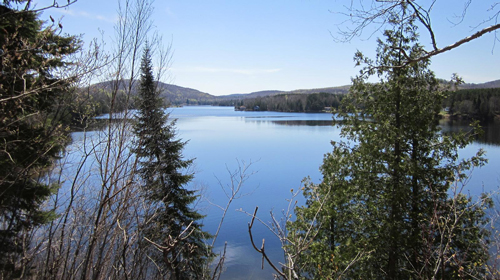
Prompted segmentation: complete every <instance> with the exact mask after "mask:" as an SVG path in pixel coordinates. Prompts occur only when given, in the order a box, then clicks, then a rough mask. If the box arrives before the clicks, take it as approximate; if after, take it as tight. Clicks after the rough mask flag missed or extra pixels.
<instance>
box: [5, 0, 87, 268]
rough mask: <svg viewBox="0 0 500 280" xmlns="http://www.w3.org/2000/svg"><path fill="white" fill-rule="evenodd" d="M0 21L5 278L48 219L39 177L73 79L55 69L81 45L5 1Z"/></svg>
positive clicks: (58, 139)
mask: <svg viewBox="0 0 500 280" xmlns="http://www.w3.org/2000/svg"><path fill="white" fill-rule="evenodd" d="M9 2H10V1H7V4H9ZM0 17H1V18H2V21H1V22H0V30H2V31H1V32H2V35H1V36H0V50H1V53H0V58H1V71H2V75H0V135H1V137H2V141H1V143H0V145H1V147H0V150H1V151H0V154H1V157H0V251H1V253H0V256H1V257H0V270H2V271H3V273H4V275H9V273H14V271H17V270H18V268H19V267H20V266H21V264H20V263H19V261H18V260H17V259H16V256H17V254H18V253H20V250H21V248H22V247H23V242H24V241H23V240H22V237H21V235H22V233H23V232H24V231H25V230H28V229H30V228H32V227H34V226H36V225H40V224H42V223H45V222H47V221H48V220H50V219H51V216H52V215H51V213H50V212H47V211H43V210H42V209H41V208H40V206H41V204H42V202H43V201H44V200H45V199H46V198H47V197H48V196H49V195H50V194H51V193H52V191H53V188H54V186H49V185H47V184H46V183H44V182H42V181H40V177H39V176H40V174H41V172H42V171H43V170H44V169H45V168H47V167H49V166H50V165H51V163H52V161H53V160H54V159H55V158H56V156H57V155H58V152H59V151H60V150H61V149H62V148H63V144H64V141H65V136H66V134H65V133H64V127H63V126H62V125H61V124H60V119H61V117H62V116H61V115H62V111H61V110H60V109H61V108H59V107H58V106H57V104H58V103H59V101H60V100H61V99H62V98H64V96H65V95H67V94H68V92H69V88H70V86H71V82H72V80H71V79H64V78H62V77H61V75H59V73H60V72H59V71H60V70H61V69H62V68H65V67H68V66H69V65H70V64H71V61H69V60H68V57H69V56H70V55H71V54H73V53H75V52H77V51H78V49H79V46H80V43H79V41H78V40H77V38H75V37H71V36H62V35H59V31H58V27H57V26H54V25H51V26H44V25H43V24H42V22H41V21H40V20H39V19H38V15H37V14H36V13H35V12H31V11H17V10H14V9H11V8H9V7H8V6H7V5H6V2H5V1H4V4H3V5H0ZM24 245H26V244H24ZM12 275H16V274H15V273H14V274H12Z"/></svg>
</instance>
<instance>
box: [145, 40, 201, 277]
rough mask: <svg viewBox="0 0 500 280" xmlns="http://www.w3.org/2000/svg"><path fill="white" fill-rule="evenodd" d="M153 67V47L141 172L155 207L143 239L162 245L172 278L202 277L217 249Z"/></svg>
mask: <svg viewBox="0 0 500 280" xmlns="http://www.w3.org/2000/svg"><path fill="white" fill-rule="evenodd" d="M152 69H153V68H152V61H151V51H150V48H149V46H147V47H146V48H145V50H144V54H143V57H142V62H141V78H140V87H139V95H138V100H137V103H136V104H137V108H138V115H137V123H136V124H135V134H136V137H137V140H136V145H135V153H136V155H137V157H138V159H139V166H140V167H139V171H138V174H139V175H140V177H141V179H142V181H141V183H142V185H143V191H144V196H145V197H146V199H147V201H148V202H149V203H150V206H151V209H153V211H152V212H151V213H150V215H149V216H148V217H146V223H145V224H144V225H143V235H144V237H145V238H147V239H149V240H150V241H152V242H154V243H155V244H157V245H160V246H157V247H158V248H161V250H162V254H161V255H160V254H156V255H155V258H156V259H157V260H159V261H160V262H158V263H163V265H161V268H162V270H163V271H161V273H162V274H166V275H169V277H170V278H171V279H199V278H201V276H202V275H203V273H204V269H205V268H206V264H207V262H208V259H209V258H210V256H211V250H210V249H209V248H208V247H207V245H205V243H204V239H205V238H209V237H210V235H209V234H208V233H206V232H203V231H202V229H201V227H202V224H200V219H201V218H202V217H203V216H202V215H201V214H199V213H198V212H197V211H195V210H194V209H192V208H191V207H192V203H193V202H194V201H195V200H196V198H197V196H196V195H195V191H192V190H187V189H186V184H187V183H188V182H189V181H190V180H191V179H192V178H193V175H192V174H184V173H183V171H185V170H186V168H188V167H189V166H190V165H191V164H192V162H193V160H185V159H184V158H183V156H182V149H183V148H184V145H185V144H186V142H183V141H181V140H180V139H176V132H175V121H172V120H170V119H169V114H168V113H166V112H165V107H164V105H163V104H164V101H163V99H162V98H161V97H160V91H159V90H158V88H157V82H155V80H154V77H153V70H152ZM152 252H157V250H152Z"/></svg>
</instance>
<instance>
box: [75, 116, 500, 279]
mask: <svg viewBox="0 0 500 280" xmlns="http://www.w3.org/2000/svg"><path fill="white" fill-rule="evenodd" d="M169 111H170V112H171V117H172V118H176V119H177V124H176V126H177V129H178V137H179V138H181V139H183V140H186V141H188V143H187V145H186V146H185V150H184V156H185V157H186V158H195V161H194V162H195V163H194V166H193V170H194V172H195V178H194V180H193V181H192V183H191V185H190V186H189V187H190V188H194V189H200V190H201V192H200V193H201V195H202V200H201V202H200V204H199V205H198V207H199V209H200V211H201V212H202V213H204V214H205V215H206V218H205V219H204V225H205V230H207V231H209V232H211V233H214V232H215V231H216V229H217V225H218V223H219V221H220V218H221V215H222V210H220V209H219V208H218V207H216V206H214V204H216V205H220V206H222V207H224V206H225V205H226V203H227V198H226V196H225V194H224V191H223V190H222V188H221V186H220V185H221V184H222V185H227V184H231V179H230V176H229V172H228V170H229V171H234V170H236V169H238V167H239V166H244V165H248V164H250V163H251V165H250V166H249V169H248V170H247V175H250V176H249V178H248V180H247V181H246V182H245V183H244V185H243V187H242V190H241V194H242V196H241V197H240V198H238V199H236V200H234V201H233V203H232V204H231V206H230V208H229V211H228V213H227V215H226V217H225V220H224V224H223V226H222V228H221V232H220V235H219V237H218V241H217V243H216V248H215V252H220V251H222V249H223V245H224V242H227V253H226V257H227V259H226V262H225V265H226V271H225V273H224V274H223V275H222V279H272V276H271V273H272V271H271V269H270V267H269V266H268V265H267V264H265V265H264V270H262V269H261V256H260V255H259V254H258V253H257V252H256V251H255V250H254V249H253V247H252V245H251V243H250V239H249V234H248V226H247V225H248V223H249V222H250V217H249V216H248V215H247V214H245V213H243V211H245V212H250V213H253V211H254V209H255V207H256V206H258V207H259V212H258V217H259V218H260V219H261V220H263V221H264V222H266V223H267V222H268V221H270V220H271V217H270V212H271V211H273V212H274V214H275V217H276V218H278V219H279V218H281V217H282V211H283V210H286V209H287V206H288V202H287V199H290V198H291V197H292V192H291V190H292V189H293V190H297V189H298V188H300V187H301V181H302V180H303V179H304V178H305V177H307V176H309V177H310V178H311V181H312V182H316V183H318V182H320V181H321V174H320V172H319V167H320V165H321V164H322V160H323V156H324V154H325V153H327V152H330V151H331V150H332V146H331V144H330V141H332V140H334V141H339V140H340V136H339V133H340V128H338V127H335V126H332V125H331V122H332V115H330V114H325V113H317V114H311V113H309V114H306V113H280V112H245V111H234V109H233V108H232V107H210V106H199V107H183V108H171V109H169ZM442 125H443V129H444V130H445V131H452V130H455V129H459V128H464V127H465V124H463V123H460V122H455V123H446V122H443V124H442ZM485 132H486V133H485V135H484V136H483V137H482V138H480V139H478V140H477V141H476V142H474V143H473V144H472V145H470V146H468V147H467V148H466V149H464V150H462V151H461V153H460V155H461V156H462V157H469V156H472V155H473V154H474V153H475V151H477V150H478V149H479V148H483V149H485V150H486V151H487V157H488V158H489V164H488V165H487V166H485V167H483V168H481V169H478V170H475V171H474V173H473V175H472V177H471V180H470V182H469V183H468V184H467V186H466V187H465V192H468V193H470V194H472V195H479V194H480V193H481V192H482V191H483V190H496V189H497V186H498V185H499V183H498V180H499V174H500V173H499V172H498V170H497V166H499V164H500V157H499V156H498V155H499V153H500V146H499V143H500V135H499V133H500V128H499V126H498V125H490V126H487V127H485ZM78 144H79V143H78V134H77V133H76V134H75V135H74V143H73V144H72V145H78ZM294 200H298V201H299V204H300V203H301V202H303V201H304V199H303V198H302V196H298V197H296V198H294ZM253 235H254V240H255V241H256V243H257V244H256V245H257V246H259V247H260V245H261V242H262V239H265V240H266V243H265V244H266V252H267V253H268V254H269V255H270V256H271V258H272V259H273V261H275V263H276V264H277V265H278V262H283V260H284V259H283V256H282V252H281V250H280V243H279V240H278V238H276V237H275V236H274V235H273V234H272V233H271V232H270V231H269V229H267V228H266V227H265V226H263V225H261V224H258V223H257V222H256V225H255V228H254V230H253Z"/></svg>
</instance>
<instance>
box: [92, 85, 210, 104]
mask: <svg viewBox="0 0 500 280" xmlns="http://www.w3.org/2000/svg"><path fill="white" fill-rule="evenodd" d="M112 86H113V82H110V81H108V82H102V83H97V84H93V85H92V86H91V87H90V88H91V90H99V89H102V90H108V91H109V90H111V88H112ZM126 86H128V80H125V81H123V83H122V84H121V85H120V88H119V89H120V90H123V89H125V87H126ZM138 86H139V83H138V81H136V82H134V84H133V87H132V95H136V94H137V87H138ZM159 86H160V87H161V88H162V89H163V91H162V93H161V96H162V97H163V98H165V99H166V100H168V101H169V102H170V103H171V104H174V105H181V104H192V105H197V104H211V103H212V102H214V101H215V100H216V98H217V97H216V96H214V95H211V94H208V93H205V92H201V91H199V90H196V89H192V88H187V87H181V86H176V85H172V84H166V83H162V82H160V84H159Z"/></svg>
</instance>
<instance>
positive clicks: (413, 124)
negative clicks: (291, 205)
mask: <svg viewBox="0 0 500 280" xmlns="http://www.w3.org/2000/svg"><path fill="white" fill-rule="evenodd" d="M395 17H396V18H397V16H395ZM403 17H404V15H403ZM410 19H411V17H410ZM394 23H395V24H396V28H395V29H394V30H388V31H386V32H385V36H386V38H387V40H386V42H382V41H379V46H378V50H377V59H376V61H375V62H374V61H371V60H370V59H367V58H365V57H364V56H363V55H362V54H360V53H358V54H357V55H356V58H355V59H356V60H357V62H358V63H359V64H361V63H366V64H367V65H368V66H367V67H366V68H364V69H363V70H362V73H361V74H360V75H359V76H358V77H356V78H355V79H354V80H353V86H352V88H351V90H350V93H349V95H348V96H347V97H346V98H345V99H344V100H343V101H342V107H341V108H340V110H339V115H340V116H341V117H343V123H342V133H341V135H342V136H343V137H345V139H346V140H347V141H342V142H340V143H333V145H334V149H333V152H331V153H329V154H327V155H326V156H325V158H324V162H323V165H322V166H321V171H322V174H323V181H322V182H321V183H320V184H319V185H316V184H308V185H306V187H305V192H304V193H305V196H306V199H307V201H306V206H304V207H299V208H297V210H296V215H297V219H296V221H295V222H293V223H291V224H289V229H290V232H291V234H290V238H291V240H293V238H305V237H306V236H314V239H313V240H312V242H311V244H310V245H309V247H308V249H307V250H306V251H304V252H297V253H300V256H301V257H300V258H299V261H298V263H297V264H296V265H298V266H300V267H301V272H302V273H303V275H308V276H312V277H313V278H315V279H333V278H336V277H339V275H342V276H343V277H346V278H348V279H354V278H356V279H431V278H439V279H455V278H457V277H466V278H467V277H471V275H474V276H482V275H483V273H484V270H483V269H484V265H485V262H486V260H487V258H488V252H487V250H486V248H485V247H484V246H483V245H482V243H481V242H482V238H483V237H484V236H485V235H486V233H485V231H484V229H482V226H483V225H484V224H485V218H484V214H485V213H484V209H483V208H484V207H488V206H491V205H490V201H489V200H487V199H486V200H482V202H483V203H479V204H473V203H472V201H471V200H470V199H469V198H466V197H465V196H462V195H457V196H453V197H452V196H449V191H450V188H451V187H452V184H453V183H454V182H457V181H460V180H461V179H463V178H464V177H465V174H466V172H467V170H469V169H470V168H473V167H475V166H480V165H482V164H484V158H483V157H482V152H481V151H480V152H479V153H478V154H477V155H476V156H475V157H473V158H471V159H468V160H463V161H461V162H458V149H459V148H463V147H464V146H465V145H467V144H468V143H470V142H471V141H472V138H471V137H468V136H466V135H465V134H464V133H460V134H456V135H442V134H441V133H440V130H439V127H438V122H437V121H438V114H439V112H440V109H441V104H442V102H443V100H444V98H445V97H446V95H445V93H444V91H442V90H440V88H439V87H440V86H439V84H438V82H437V80H436V78H435V77H434V74H433V73H432V71H430V70H429V69H428V66H429V61H428V60H420V61H418V62H414V63H410V64H409V65H407V66H404V67H400V66H401V65H403V60H405V59H407V57H405V56H404V54H407V55H409V56H410V59H411V58H416V57H420V56H421V55H422V52H423V49H422V47H421V46H420V45H419V44H418V43H417V39H418V35H417V33H416V27H415V26H414V25H413V22H412V21H411V20H410V21H403V20H401V21H394ZM373 75H377V76H378V78H379V79H380V80H379V82H378V83H370V82H368V78H369V76H373ZM323 201H324V204H322V203H323ZM457 213H460V214H459V215H457ZM309 225H313V232H314V234H312V233H311V232H310V231H308V229H309V228H308V226H309ZM445 229H446V230H445Z"/></svg>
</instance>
